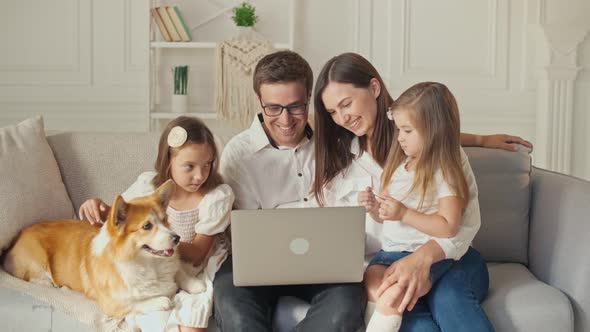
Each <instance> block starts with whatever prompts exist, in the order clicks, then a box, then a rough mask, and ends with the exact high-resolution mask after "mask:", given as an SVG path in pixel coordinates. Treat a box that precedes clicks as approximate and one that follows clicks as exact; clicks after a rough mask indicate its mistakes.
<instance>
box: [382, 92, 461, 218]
mask: <svg viewBox="0 0 590 332" xmlns="http://www.w3.org/2000/svg"><path fill="white" fill-rule="evenodd" d="M391 110H392V111H393V112H409V113H408V114H409V115H410V119H411V120H412V123H413V125H414V127H415V128H416V130H417V131H418V134H420V136H422V138H423V144H424V146H423V148H422V152H421V153H420V155H419V156H418V157H417V158H416V159H417V161H416V171H415V176H414V182H413V183H412V186H411V187H410V190H409V191H408V193H407V194H406V195H407V196H409V195H410V194H412V193H413V192H415V191H417V190H419V192H420V197H421V198H420V204H419V206H420V207H422V205H423V203H424V201H425V199H427V198H428V197H429V196H430V194H431V190H429V188H430V187H431V185H432V184H433V181H434V174H435V173H436V171H437V170H438V169H440V170H441V172H442V175H443V178H444V180H445V181H446V182H447V183H448V184H449V186H450V189H451V190H452V191H453V192H454V193H455V195H457V197H458V198H459V199H460V200H461V202H462V205H463V207H465V206H466V205H467V201H468V200H469V189H468V187H467V181H466V180H465V175H464V174H463V167H462V162H461V152H460V147H461V144H460V138H459V136H460V132H461V131H460V121H459V109H458V107H457V101H456V100H455V97H454V96H453V94H452V93H451V92H450V91H449V89H448V88H447V87H446V86H445V85H444V84H441V83H436V82H423V83H418V84H416V85H414V86H412V87H411V88H409V89H408V90H406V91H405V92H404V93H402V94H401V95H400V96H399V98H398V99H397V100H396V101H395V102H394V103H393V104H392V106H391ZM398 134H399V130H396V132H395V135H394V139H393V142H392V145H391V150H390V151H389V155H388V156H387V162H386V164H385V167H384V169H383V174H382V175H381V188H387V187H388V186H389V184H390V182H391V178H392V177H393V173H394V172H395V170H396V169H397V168H398V167H399V166H400V165H401V164H402V163H403V162H404V161H405V160H406V155H405V154H404V151H403V150H402V149H401V146H400V144H399V142H398V141H397V137H398ZM407 196H406V197H407Z"/></svg>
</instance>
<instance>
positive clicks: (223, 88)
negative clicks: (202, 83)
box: [215, 30, 274, 128]
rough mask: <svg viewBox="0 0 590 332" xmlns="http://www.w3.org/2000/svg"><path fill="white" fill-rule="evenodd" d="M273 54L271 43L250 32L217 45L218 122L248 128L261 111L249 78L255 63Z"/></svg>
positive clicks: (216, 106)
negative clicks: (222, 121)
mask: <svg viewBox="0 0 590 332" xmlns="http://www.w3.org/2000/svg"><path fill="white" fill-rule="evenodd" d="M272 52H274V48H273V46H272V43H270V42H269V41H268V40H266V39H264V38H262V37H261V36H260V35H259V34H258V33H256V32H255V31H253V30H250V31H246V32H242V33H240V35H239V36H238V37H237V38H233V39H231V40H226V41H223V42H220V43H219V44H217V50H216V55H215V59H216V70H215V71H216V75H215V77H216V79H217V85H216V87H215V109H216V111H217V118H218V119H221V120H225V121H228V122H230V123H231V124H232V125H234V126H236V127H240V128H247V127H249V126H250V124H251V122H252V119H253V118H254V115H255V114H256V113H258V112H259V111H260V102H259V101H258V97H257V96H256V93H255V92H254V89H253V88H252V76H253V74H254V69H255V68H256V64H257V63H258V60H260V59H261V58H262V57H264V56H265V55H267V54H270V53H272Z"/></svg>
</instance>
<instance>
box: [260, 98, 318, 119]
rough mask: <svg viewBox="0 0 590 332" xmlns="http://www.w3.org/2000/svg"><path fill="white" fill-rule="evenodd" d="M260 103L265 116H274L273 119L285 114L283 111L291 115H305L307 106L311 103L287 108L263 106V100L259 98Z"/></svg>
mask: <svg viewBox="0 0 590 332" xmlns="http://www.w3.org/2000/svg"><path fill="white" fill-rule="evenodd" d="M258 101H260V106H261V107H262V109H263V110H264V114H266V116H272V117H274V116H279V115H281V114H282V113H283V110H287V112H288V113H289V114H291V115H301V114H305V112H306V111H307V105H309V102H306V103H300V104H293V105H287V106H283V105H263V104H262V99H260V98H259V99H258Z"/></svg>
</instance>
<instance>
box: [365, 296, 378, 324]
mask: <svg viewBox="0 0 590 332" xmlns="http://www.w3.org/2000/svg"><path fill="white" fill-rule="evenodd" d="M376 310H377V303H375V302H371V301H368V302H367V308H366V309H365V325H367V326H368V325H369V322H370V321H371V317H373V313H374V312H375V311H376Z"/></svg>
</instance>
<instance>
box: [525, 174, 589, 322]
mask: <svg viewBox="0 0 590 332" xmlns="http://www.w3.org/2000/svg"><path fill="white" fill-rule="evenodd" d="M531 199H532V201H531V223H530V236H529V268H530V270H531V271H532V272H533V274H534V275H535V276H536V277H537V278H539V280H541V281H543V282H545V283H547V284H550V285H552V286H554V287H556V288H558V289H560V290H561V291H562V292H564V293H565V294H566V295H567V296H568V297H569V298H570V300H571V302H572V306H573V309H574V315H575V317H574V324H575V330H576V331H590V259H589V258H588V256H587V255H588V253H589V252H590V241H589V240H590V222H589V219H590V182H587V181H584V180H581V179H577V178H574V177H571V176H567V175H563V174H559V173H554V172H550V171H547V170H543V169H539V168H533V171H532V198H531Z"/></svg>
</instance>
